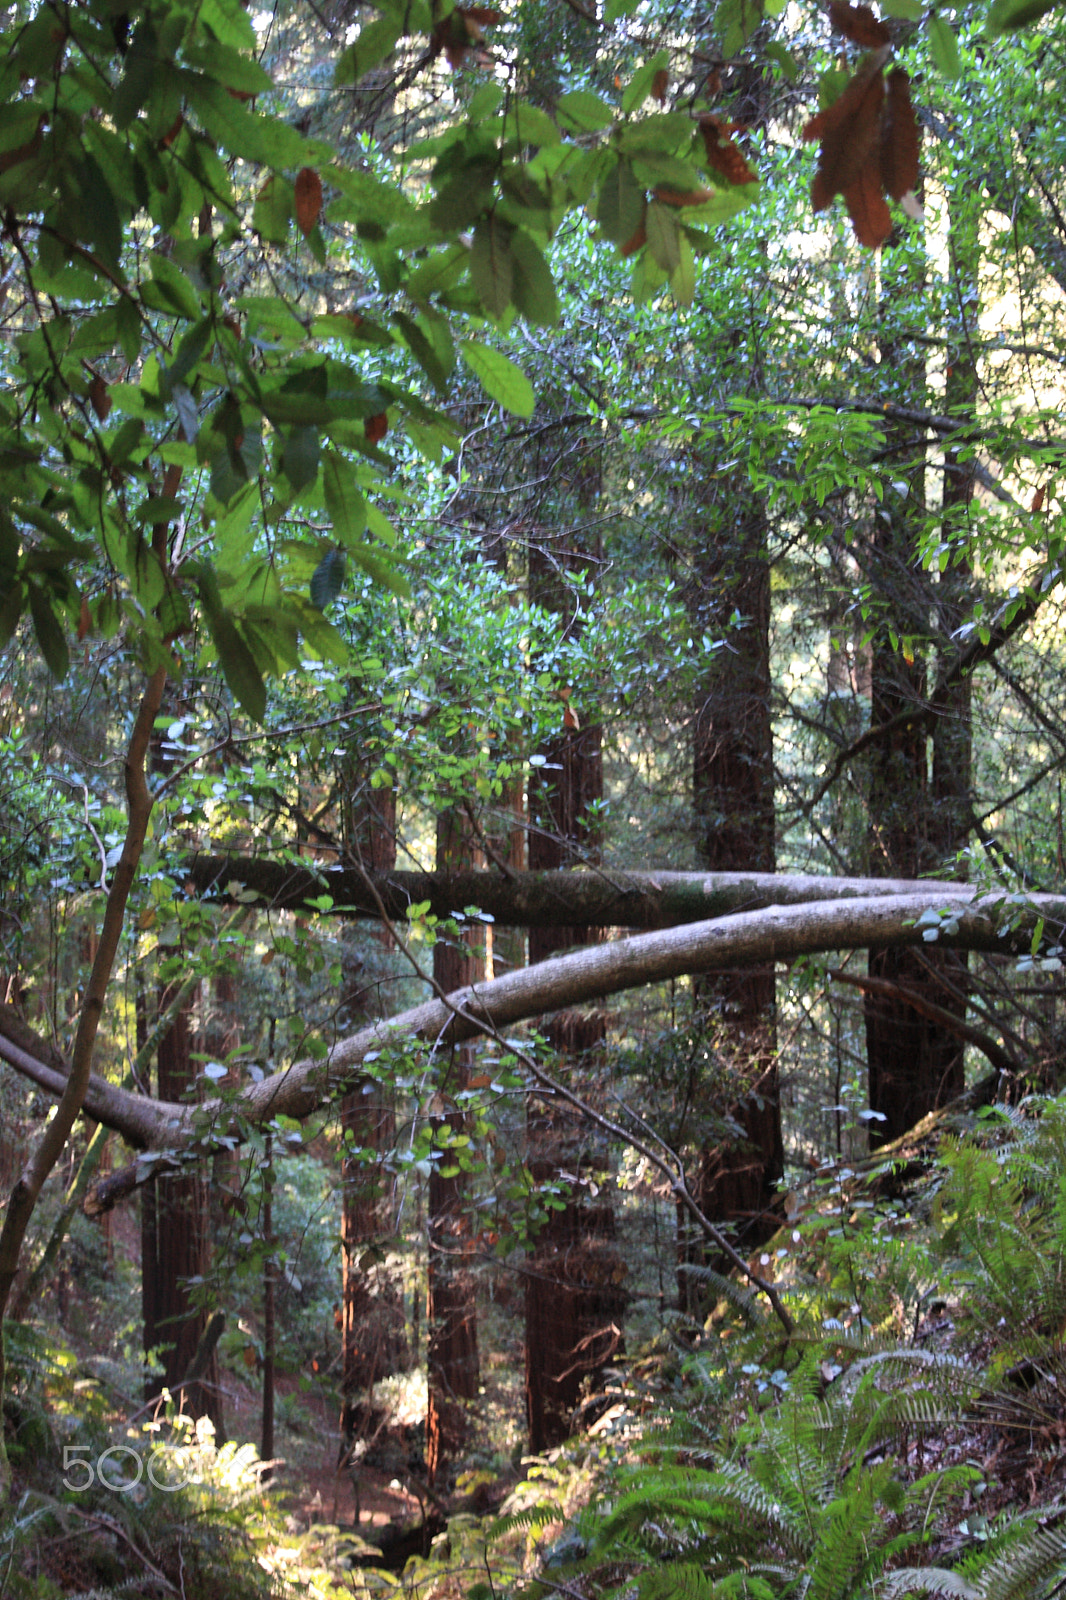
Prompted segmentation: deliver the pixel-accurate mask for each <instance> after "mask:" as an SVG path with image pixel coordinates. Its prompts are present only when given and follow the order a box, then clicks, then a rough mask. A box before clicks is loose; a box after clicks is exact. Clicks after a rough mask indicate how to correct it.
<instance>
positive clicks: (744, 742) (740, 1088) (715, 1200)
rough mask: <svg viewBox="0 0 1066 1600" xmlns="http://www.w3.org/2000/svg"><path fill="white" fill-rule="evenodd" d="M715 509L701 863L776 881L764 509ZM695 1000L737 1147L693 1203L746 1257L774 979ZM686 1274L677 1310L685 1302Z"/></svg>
mask: <svg viewBox="0 0 1066 1600" xmlns="http://www.w3.org/2000/svg"><path fill="white" fill-rule="evenodd" d="M729 486H730V490H731V492H730V493H728V494H727V495H726V496H725V500H724V505H723V506H722V507H721V508H715V509H716V510H717V511H718V515H717V517H716V518H715V535H714V544H713V548H712V549H710V550H708V551H707V552H705V554H704V557H703V562H702V569H701V590H700V594H699V597H698V611H699V616H698V622H699V625H700V626H701V627H703V628H704V629H706V630H708V631H719V630H720V629H721V626H722V623H723V622H724V621H725V619H726V617H727V616H728V615H729V614H730V613H732V614H733V615H738V614H739V616H740V617H741V618H742V619H743V621H742V623H741V626H740V627H739V628H736V629H735V630H734V631H732V632H731V633H730V635H729V638H728V647H727V648H726V649H722V650H719V651H717V652H716V653H715V654H714V655H713V657H712V659H711V664H710V670H709V673H708V677H707V679H706V681H705V685H704V689H703V693H702V695H701V697H700V700H699V703H698V704H697V707H696V717H695V722H694V732H693V797H694V802H695V811H696V826H697V830H698V841H697V842H698V848H699V855H700V860H701V862H702V864H703V865H704V866H706V867H707V869H708V870H709V871H711V872H715V871H734V872H743V871H754V872H760V873H772V872H773V870H774V863H775V858H776V853H775V805H774V801H775V796H774V766H773V728H772V721H771V714H770V566H769V562H768V559H767V555H766V526H765V518H764V516H763V514H762V510H761V507H760V506H759V504H758V503H757V501H756V500H755V499H754V497H753V495H752V493H751V490H750V489H749V488H747V486H746V485H744V484H737V483H735V482H733V480H729ZM696 1000H697V1003H698V1005H699V1006H700V1008H701V1010H702V1011H703V1012H704V1015H705V1018H706V1022H707V1024H708V1033H709V1042H710V1043H711V1044H712V1046H713V1049H714V1052H715V1055H716V1056H717V1058H718V1060H719V1061H720V1062H721V1063H722V1066H723V1068H724V1071H725V1075H726V1079H727V1082H728V1097H727V1098H726V1099H724V1100H723V1099H721V1097H720V1095H716V1096H713V1100H714V1101H715V1102H717V1103H712V1104H711V1105H709V1106H708V1107H707V1109H708V1111H710V1112H711V1113H712V1114H714V1115H715V1116H716V1119H717V1120H720V1119H721V1118H722V1117H723V1116H724V1117H726V1118H727V1119H728V1120H729V1121H730V1122H732V1123H733V1124H734V1126H735V1128H736V1130H737V1135H736V1136H734V1137H731V1138H727V1139H725V1140H721V1139H718V1138H712V1139H711V1140H710V1141H705V1142H704V1143H703V1146H702V1148H701V1150H700V1155H699V1160H698V1164H697V1169H696V1173H695V1191H696V1198H697V1200H698V1202H699V1205H700V1207H701V1209H702V1210H703V1211H704V1213H705V1214H706V1215H707V1216H708V1217H711V1218H712V1219H713V1220H714V1221H715V1222H717V1223H718V1224H720V1225H722V1226H723V1227H724V1228H725V1229H726V1231H727V1233H729V1234H731V1236H732V1237H733V1239H734V1240H735V1243H736V1246H737V1248H738V1249H739V1250H740V1251H741V1253H742V1254H743V1253H745V1252H746V1251H749V1250H752V1249H755V1248H756V1247H757V1246H758V1245H759V1244H761V1243H762V1242H763V1241H764V1240H765V1239H767V1238H769V1236H770V1234H771V1233H773V1231H774V1230H775V1229H776V1227H777V1226H778V1218H777V1216H776V1214H775V1212H774V1199H775V1194H776V1189H777V1184H778V1182H779V1180H780V1179H781V1177H782V1176H783V1174H784V1145H783V1142H782V1137H781V1108H780V1097H779V1087H778V1070H777V1023H776V993H775V982H774V969H773V966H772V964H771V965H762V966H755V967H745V968H743V969H738V970H736V971H734V972H725V973H722V974H721V975H720V976H716V977H714V978H710V979H705V980H704V981H703V982H702V983H700V984H699V985H698V987H697V990H696ZM679 1244H680V1246H681V1253H682V1255H683V1256H684V1257H686V1258H687V1259H683V1260H682V1261H681V1263H680V1264H681V1266H685V1265H686V1264H688V1261H689V1260H693V1261H696V1263H697V1264H702V1263H705V1264H707V1265H709V1266H712V1267H713V1268H714V1269H715V1270H716V1271H722V1270H726V1269H727V1267H728V1263H727V1262H726V1261H725V1260H722V1259H717V1258H716V1257H715V1256H714V1255H713V1254H711V1255H708V1254H707V1252H706V1249H705V1245H704V1242H703V1241H702V1240H698V1241H697V1240H693V1239H691V1238H690V1236H689V1235H688V1233H687V1232H686V1231H685V1230H684V1229H682V1228H680V1227H679ZM686 1280H688V1275H687V1274H684V1273H683V1274H682V1280H681V1300H682V1304H684V1303H685V1301H686V1299H687V1297H688V1281H686Z"/></svg>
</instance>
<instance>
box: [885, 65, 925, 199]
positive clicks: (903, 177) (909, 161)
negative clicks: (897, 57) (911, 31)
mask: <svg viewBox="0 0 1066 1600" xmlns="http://www.w3.org/2000/svg"><path fill="white" fill-rule="evenodd" d="M886 87H887V93H886V95H885V104H884V110H883V112H882V115H881V182H882V184H883V186H884V190H885V193H886V194H888V195H891V197H892V199H893V200H902V199H903V196H904V195H905V194H908V193H909V192H910V191H911V190H912V189H916V188H917V187H918V123H917V120H916V118H915V115H914V107H913V106H912V105H911V87H910V79H909V78H908V77H907V74H906V73H905V72H904V70H903V68H902V67H893V68H892V71H891V72H890V73H889V75H888V83H887V86H886Z"/></svg>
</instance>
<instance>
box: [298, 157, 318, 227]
mask: <svg viewBox="0 0 1066 1600" xmlns="http://www.w3.org/2000/svg"><path fill="white" fill-rule="evenodd" d="M293 196H294V198H293V209H294V210H295V212H296V221H297V224H298V226H299V229H300V232H301V233H302V234H303V236H304V238H305V239H306V238H307V235H308V234H309V233H310V232H311V229H312V228H313V227H314V226H315V223H316V222H317V221H318V218H319V215H320V213H321V211H322V179H321V178H320V177H319V175H318V173H317V172H316V171H315V169H314V167H301V168H300V170H299V172H298V173H297V174H296V183H295V184H294V186H293Z"/></svg>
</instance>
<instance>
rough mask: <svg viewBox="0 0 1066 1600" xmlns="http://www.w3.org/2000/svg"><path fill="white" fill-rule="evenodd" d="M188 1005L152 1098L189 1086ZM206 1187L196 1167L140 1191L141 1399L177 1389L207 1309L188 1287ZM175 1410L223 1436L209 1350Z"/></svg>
mask: <svg viewBox="0 0 1066 1600" xmlns="http://www.w3.org/2000/svg"><path fill="white" fill-rule="evenodd" d="M178 987H179V984H178V983H173V984H169V985H166V986H164V987H163V989H162V990H161V992H160V996H159V1009H160V1013H162V1012H163V1011H165V1010H166V1009H167V1007H168V1006H169V1005H170V1004H171V1003H172V1002H173V1000H174V998H175V995H176V991H177V988H178ZM190 1010H191V1007H190V1006H189V1005H184V1006H182V1007H181V1009H180V1010H179V1012H178V1014H177V1016H176V1017H175V1019H174V1023H173V1025H172V1026H171V1028H170V1029H169V1030H168V1031H167V1032H166V1033H165V1034H164V1036H163V1038H162V1039H161V1040H160V1042H159V1051H158V1071H159V1085H158V1090H159V1097H160V1099H162V1100H181V1099H182V1098H183V1096H184V1095H185V1092H186V1090H188V1089H189V1087H190V1086H191V1084H192V1082H193V1078H194V1073H193V1067H192V1058H191V1044H192V1040H191V1032H190V1026H189V1023H190ZM208 1217H209V1212H208V1196H207V1184H206V1182H205V1180H204V1174H203V1172H202V1171H201V1170H200V1169H199V1168H197V1169H196V1170H195V1171H191V1172H189V1173H187V1174H182V1175H180V1176H177V1177H160V1178H156V1179H155V1180H153V1182H152V1183H150V1184H148V1185H146V1187H145V1191H144V1198H143V1200H142V1209H141V1284H142V1307H143V1313H144V1346H145V1349H146V1350H152V1349H158V1350H161V1351H162V1355H163V1367H164V1371H163V1376H162V1378H161V1379H160V1378H158V1377H154V1378H149V1379H148V1382H147V1386H146V1398H148V1399H154V1398H155V1397H156V1396H157V1395H158V1394H159V1393H160V1391H161V1389H162V1388H164V1387H165V1388H168V1389H172V1390H175V1391H177V1386H178V1384H179V1383H181V1381H182V1379H183V1378H184V1376H185V1374H186V1372H187V1371H188V1369H189V1365H190V1363H191V1361H192V1359H193V1356H194V1355H195V1354H196V1350H197V1346H198V1344H199V1342H200V1337H201V1335H202V1333H203V1332H204V1329H205V1327H206V1325H207V1311H206V1308H205V1307H204V1306H203V1305H196V1304H195V1303H194V1302H195V1298H196V1296H195V1287H194V1286H195V1285H197V1284H202V1283H203V1282H204V1280H205V1279H206V1277H207V1273H208V1268H209V1262H210V1225H209V1221H208ZM176 1398H177V1399H178V1402H179V1409H180V1410H182V1411H185V1412H186V1413H187V1414H188V1415H189V1416H192V1417H210V1419H211V1421H212V1422H213V1423H214V1425H215V1433H216V1437H217V1438H218V1439H222V1438H223V1437H224V1420H223V1410H222V1390H221V1386H220V1383H219V1370H218V1356H217V1353H216V1352H212V1354H211V1357H210V1359H209V1361H208V1364H207V1367H206V1370H205V1371H204V1373H203V1374H202V1376H201V1378H200V1379H199V1381H197V1382H196V1383H192V1384H189V1385H188V1386H187V1387H186V1388H184V1389H182V1390H180V1391H177V1392H176Z"/></svg>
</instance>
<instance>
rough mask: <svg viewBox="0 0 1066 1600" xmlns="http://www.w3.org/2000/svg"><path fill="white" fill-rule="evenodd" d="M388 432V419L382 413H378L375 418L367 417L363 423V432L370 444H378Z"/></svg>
mask: <svg viewBox="0 0 1066 1600" xmlns="http://www.w3.org/2000/svg"><path fill="white" fill-rule="evenodd" d="M388 431H389V419H388V416H387V414H386V413H385V412H384V411H379V412H378V414H377V416H376V417H367V419H366V421H365V422H364V423H363V432H364V433H365V434H366V436H367V438H368V439H369V441H370V443H371V444H380V443H381V441H382V439H384V437H385V435H386V434H387V433H388Z"/></svg>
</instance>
